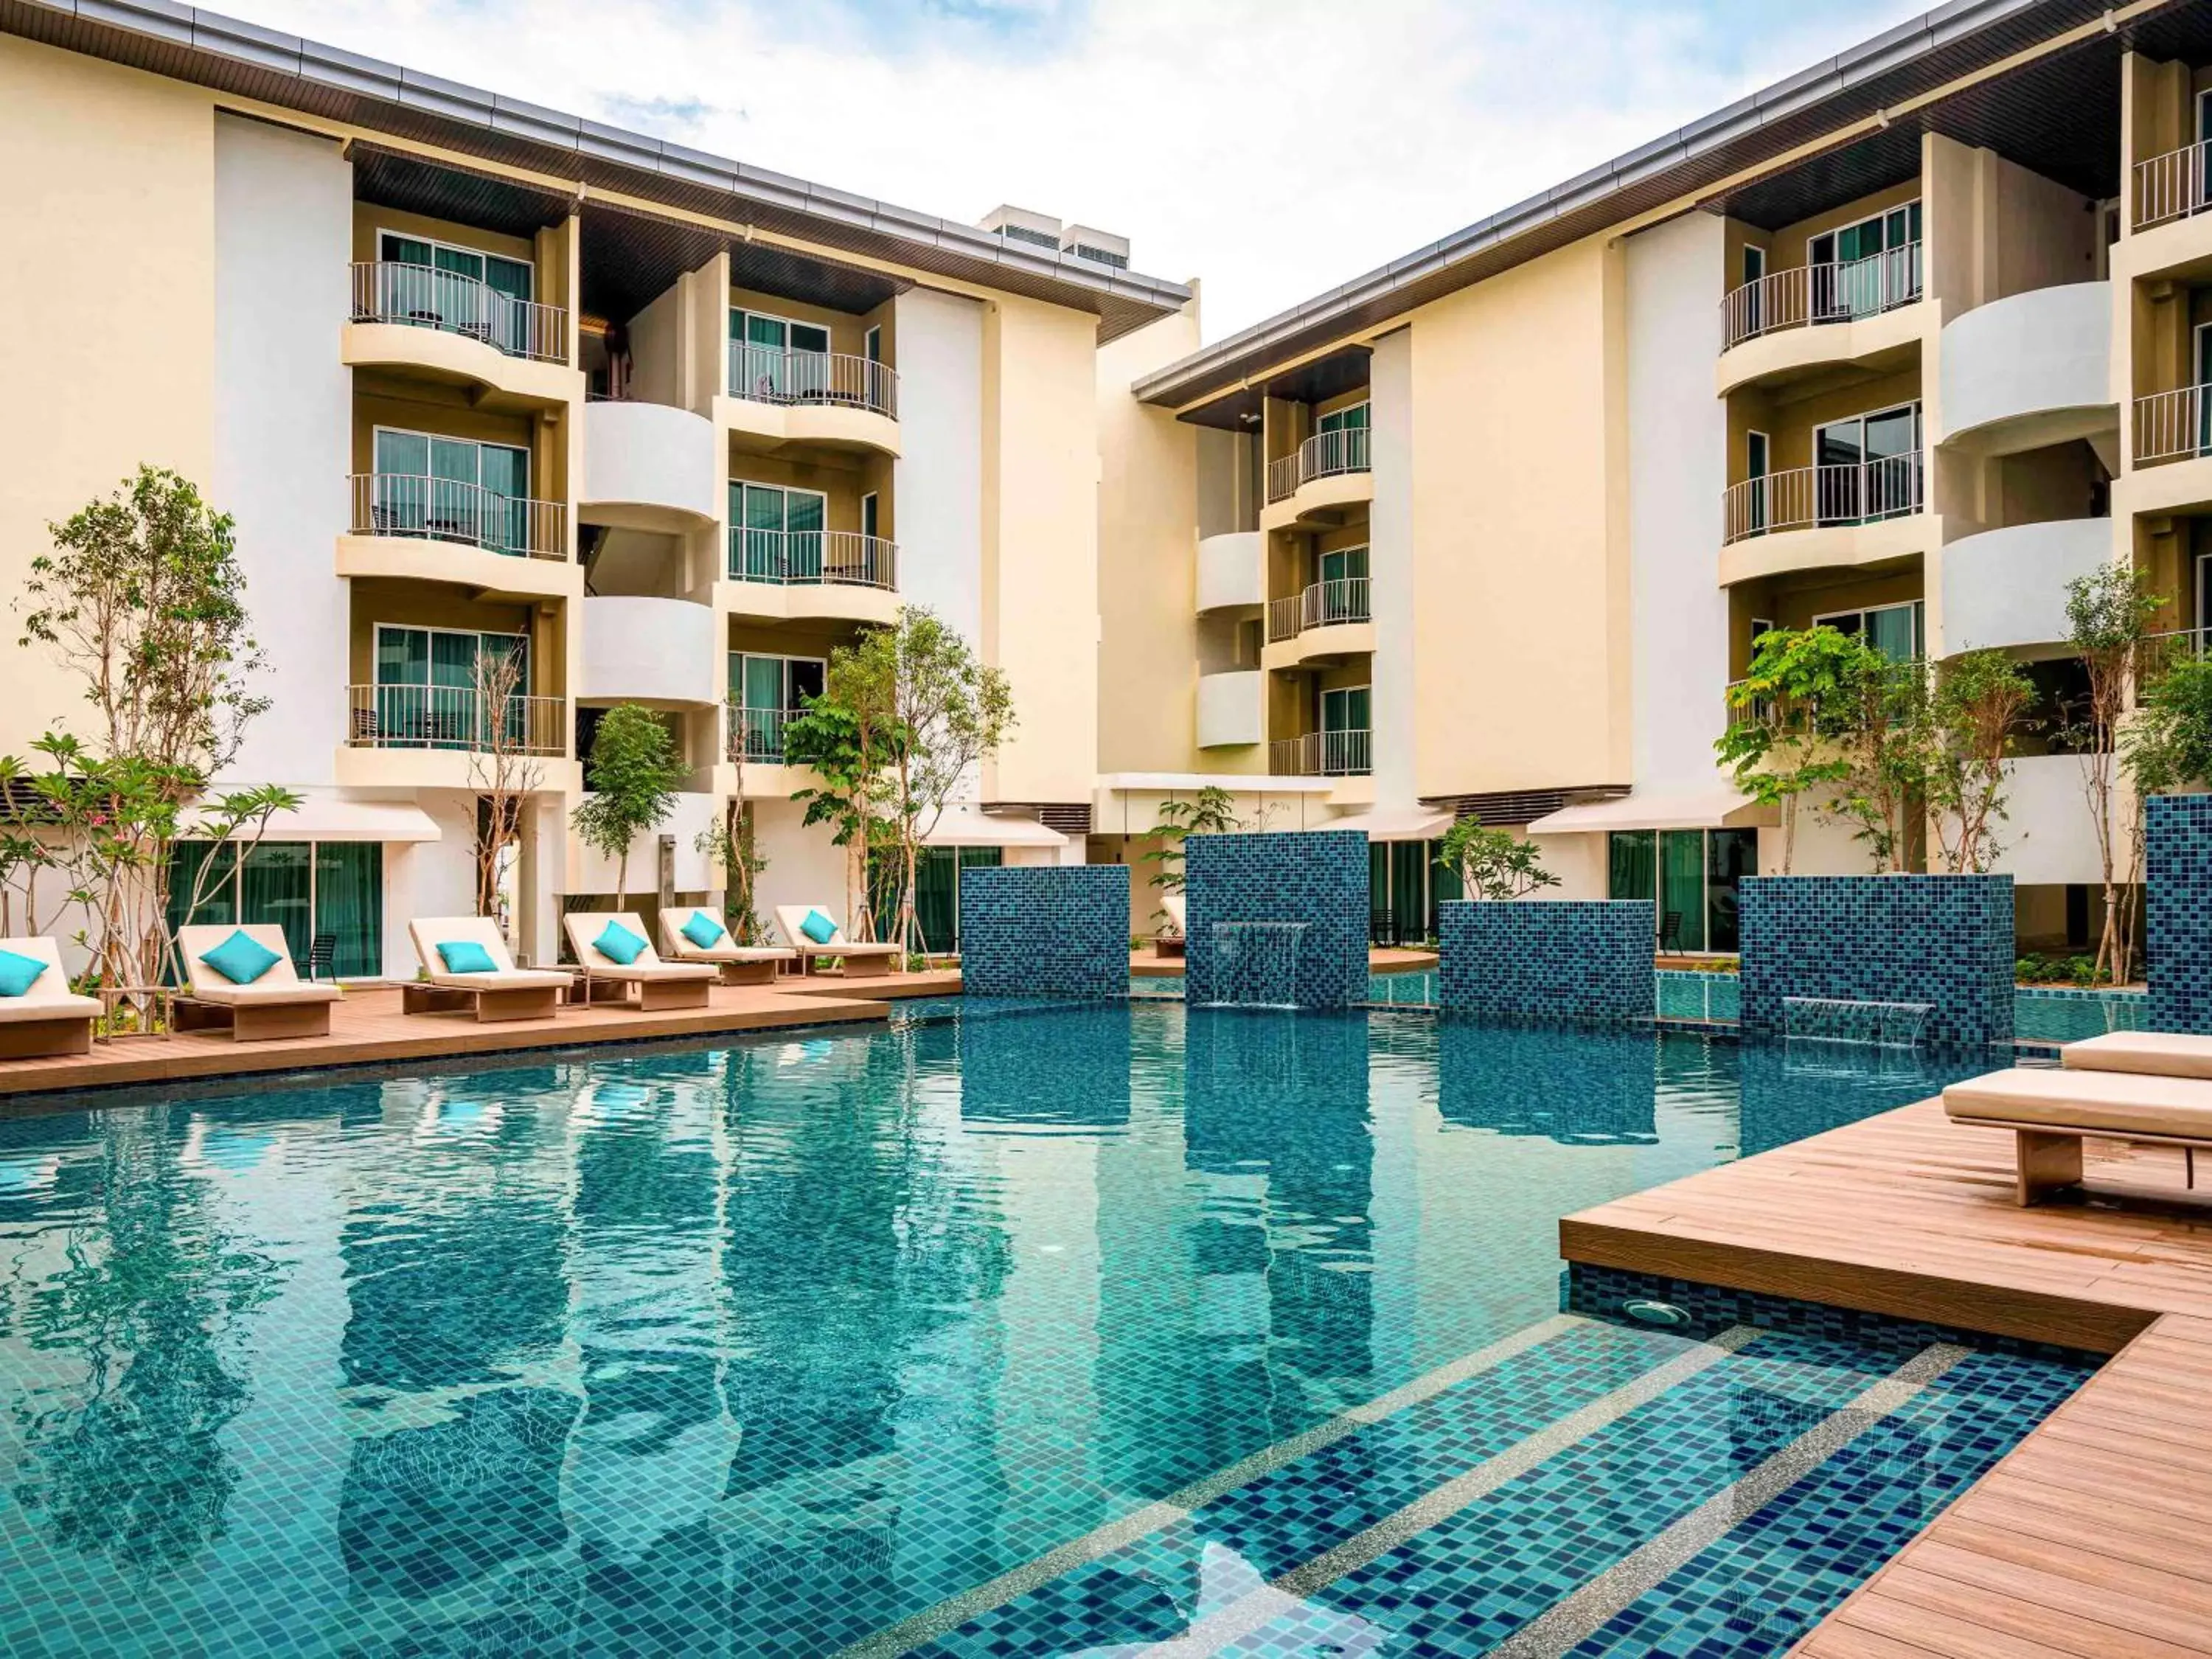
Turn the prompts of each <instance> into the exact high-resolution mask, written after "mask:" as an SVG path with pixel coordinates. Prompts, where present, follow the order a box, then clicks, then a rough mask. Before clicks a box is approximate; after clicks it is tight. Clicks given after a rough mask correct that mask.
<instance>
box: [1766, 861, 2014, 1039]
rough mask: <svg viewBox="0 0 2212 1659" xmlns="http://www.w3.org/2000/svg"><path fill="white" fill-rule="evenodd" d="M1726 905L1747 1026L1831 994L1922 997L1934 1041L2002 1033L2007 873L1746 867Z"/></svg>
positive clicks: (2008, 962) (2005, 1030) (1776, 1022)
mask: <svg viewBox="0 0 2212 1659" xmlns="http://www.w3.org/2000/svg"><path fill="white" fill-rule="evenodd" d="M1736 902H1737V904H1738V907H1739V910H1738V915H1739V920H1740V922H1741V937H1742V949H1743V994H1742V1014H1741V1020H1742V1025H1743V1029H1744V1030H1745V1031H1747V1032H1750V1033H1763V1034H1769V1035H1774V1034H1779V1033H1780V1032H1781V1030H1782V1029H1783V1019H1782V1000H1783V999H1784V997H1830V998H1836V999H1839V1000H1845V1001H1851V1002H1925V1003H1929V1004H1930V1005H1932V1007H1933V1012H1931V1013H1930V1014H1929V1018H1928V1024H1927V1027H1926V1031H1925V1036H1926V1039H1927V1041H1928V1042H1930V1043H1934V1044H1936V1045H1939V1046H1947V1047H1948V1046H1963V1047H1976V1048H1978V1047H1980V1046H1982V1045H1983V1044H1985V1043H1991V1042H2011V1041H2012V1010H2013V1002H2012V977H2013V901H2012V878H2011V877H2010V876H1755V877H1752V878H1747V879H1746V880H1745V881H1744V882H1743V884H1741V887H1739V888H1738V889H1737V896H1736Z"/></svg>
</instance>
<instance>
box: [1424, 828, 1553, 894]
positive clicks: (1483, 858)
mask: <svg viewBox="0 0 2212 1659" xmlns="http://www.w3.org/2000/svg"><path fill="white" fill-rule="evenodd" d="M1437 865H1438V866H1439V867H1441V868H1443V869H1446V870H1452V871H1456V872H1458V874H1459V883H1460V890H1461V891H1462V892H1463V893H1465V894H1466V895H1467V896H1468V897H1469V898H1474V899H1489V900H1503V899H1520V898H1526V897H1527V896H1528V895H1529V894H1531V893H1533V892H1534V891H1535V890H1537V889H1538V888H1540V887H1557V886H1558V885H1559V878H1558V877H1557V876H1555V875H1553V873H1552V872H1550V871H1548V870H1547V869H1546V868H1545V867H1544V866H1543V863H1542V859H1541V854H1540V853H1539V852H1538V850H1537V847H1536V843H1535V842H1533V841H1518V840H1516V839H1515V838H1514V836H1513V833H1512V831H1510V829H1485V828H1484V827H1483V823H1482V820H1481V819H1480V818H1479V817H1464V818H1461V819H1459V820H1458V821H1456V822H1455V823H1453V825H1452V827H1451V828H1450V829H1447V830H1445V831H1444V833H1443V838H1442V839H1441V840H1439V841H1438V842H1437Z"/></svg>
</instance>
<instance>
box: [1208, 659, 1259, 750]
mask: <svg viewBox="0 0 2212 1659" xmlns="http://www.w3.org/2000/svg"><path fill="white" fill-rule="evenodd" d="M1266 722H1267V676H1266V675H1265V674H1263V673H1261V672H1260V671H1258V670H1257V669H1250V668H1242V669H1230V670H1225V671H1222V672H1220V673H1218V674H1200V676H1199V677H1198V746H1199V747H1200V749H1233V748H1243V747H1245V746H1248V745H1249V744H1255V743H1258V742H1259V741H1260V740H1261V738H1263V737H1265V736H1266V735H1267V731H1266Z"/></svg>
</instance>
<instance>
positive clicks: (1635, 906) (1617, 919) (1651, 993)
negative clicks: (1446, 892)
mask: <svg viewBox="0 0 2212 1659" xmlns="http://www.w3.org/2000/svg"><path fill="white" fill-rule="evenodd" d="M1437 918H1438V920H1437V934H1438V938H1439V943H1440V945H1441V948H1442V960H1441V961H1440V962H1439V963H1438V964H1437V1006H1439V1007H1443V1008H1455V1009H1459V1010H1461V1011H1462V1012H1468V1013H1477V1014H1507V1015H1514V1016H1526V1015H1537V1016H1547V1017H1551V1018H1561V1019H1650V1018H1651V1017H1652V1013H1653V1012H1654V1000H1655V998H1656V986H1657V983H1658V981H1657V980H1656V978H1655V977H1654V976H1653V975H1652V971H1651V952H1652V946H1653V941H1654V940H1655V939H1656V938H1657V934H1656V932H1655V929H1656V925H1657V918H1656V915H1655V914H1654V908H1653V904H1652V901H1650V899H1561V900H1558V901H1556V902H1550V901H1542V900H1532V901H1530V902H1526V903H1507V902H1495V901H1492V902H1485V901H1480V900H1475V899H1454V900H1447V901H1446V902H1444V903H1443V904H1440V905H1438V906H1437Z"/></svg>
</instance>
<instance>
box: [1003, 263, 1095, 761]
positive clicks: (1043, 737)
mask: <svg viewBox="0 0 2212 1659" xmlns="http://www.w3.org/2000/svg"><path fill="white" fill-rule="evenodd" d="M982 637H983V652H984V655H985V658H986V659H987V660H988V661H991V662H994V663H996V664H997V665H999V666H1000V667H1001V668H1003V669H1004V670H1005V671H1006V678H1007V679H1008V680H1009V682H1010V683H1011V684H1012V690H1013V697H1014V708H1015V711H1016V714H1018V717H1019V721H1020V723H1019V725H1018V726H1017V727H1016V728H1015V731H1014V733H1013V735H1012V738H1010V739H1009V740H1008V741H1007V743H1006V745H1005V746H1004V747H1003V748H1002V749H1001V750H1000V751H999V754H998V757H997V758H996V760H995V761H994V762H990V763H986V765H985V767H984V771H983V799H986V800H1004V801H1082V800H1087V799H1090V796H1091V787H1092V784H1093V782H1094V781H1095V779H1096V777H1097V771H1098V764H1097V760H1098V679H1097V662H1098V394H1097V319H1094V318H1092V317H1090V316H1088V315H1086V314H1085V313H1081V312H1077V311H1068V310H1065V309H1063V308H1061V307H1057V306H1049V305H1043V304H1040V303H1038V302H1036V301H1030V300H1022V299H1016V298H1012V297H1011V296H1010V297H1006V298H1003V299H1000V300H997V301H993V302H992V304H991V305H990V307H988V308H987V312H986V313H985V316H984V319H983V616H982Z"/></svg>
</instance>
